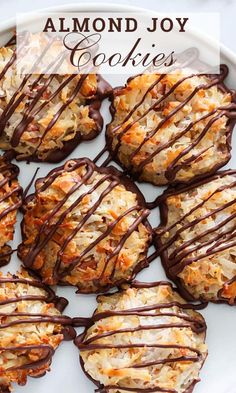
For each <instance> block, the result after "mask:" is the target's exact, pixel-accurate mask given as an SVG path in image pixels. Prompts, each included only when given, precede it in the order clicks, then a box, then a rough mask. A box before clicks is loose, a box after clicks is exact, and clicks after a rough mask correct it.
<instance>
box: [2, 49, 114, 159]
mask: <svg viewBox="0 0 236 393" xmlns="http://www.w3.org/2000/svg"><path fill="white" fill-rule="evenodd" d="M50 45H51V42H50V41H49V43H48V45H47V46H46V48H45V50H44V53H43V54H42V56H41V57H43V56H45V55H46V54H47V50H48V49H49V47H50ZM19 50H20V48H19ZM41 57H40V58H39V59H38V60H37V61H38V62H39V61H40V59H41ZM64 58H65V55H64V54H60V55H59V56H58V57H57V58H56V59H54V61H53V62H52V63H51V64H50V65H49V66H48V71H51V75H48V76H47V77H46V75H45V74H40V75H39V76H35V80H34V81H33V82H32V84H31V85H29V86H28V88H29V89H30V92H27V91H26V87H27V84H29V81H30V78H32V76H33V74H27V75H25V76H24V77H23V80H22V82H21V84H20V86H19V88H18V89H17V90H16V91H15V93H14V94H13V96H12V97H11V99H10V101H9V103H8V104H7V105H6V107H5V108H4V110H3V111H2V114H1V115H0V125H1V126H0V136H1V135H2V134H3V133H4V131H5V128H6V127H7V126H8V123H9V121H10V119H11V117H12V116H13V115H14V113H15V110H16V109H17V107H18V106H19V105H20V104H21V103H23V102H24V101H25V100H30V101H29V103H28V105H27V106H26V109H25V111H24V113H23V116H22V120H21V121H20V122H19V124H17V126H16V127H15V129H14V132H13V134H12V137H11V140H10V145H11V146H12V151H13V152H14V155H15V156H16V158H17V159H19V160H22V159H27V160H28V161H42V159H41V158H39V156H38V154H37V149H38V148H39V146H41V144H42V142H43V140H44V138H45V137H46V135H47V134H48V132H49V131H50V130H51V129H52V127H53V126H54V125H55V123H56V122H57V121H58V119H59V118H60V116H61V115H62V113H63V112H64V111H65V110H66V108H68V106H69V105H70V104H71V103H72V101H73V100H75V99H76V97H78V95H79V94H80V92H81V88H82V86H83V83H84V81H85V80H86V78H87V76H88V74H83V75H82V76H81V78H80V79H79V81H78V83H76V86H75V88H74V90H73V91H72V93H71V96H70V97H69V98H68V99H67V101H66V102H65V103H63V104H62V105H61V107H60V108H59V110H58V111H57V112H56V113H55V114H54V116H53V118H52V119H51V121H50V122H49V124H48V125H47V127H46V129H45V130H44V132H43V134H42V135H41V136H40V141H39V143H38V145H37V147H36V149H35V151H34V153H33V154H31V155H30V156H27V157H25V156H24V158H22V157H21V156H18V152H17V151H16V150H14V149H15V148H17V146H18V145H19V144H20V143H21V137H22V135H23V134H24V132H25V131H27V129H28V127H29V126H30V125H31V124H32V122H33V121H34V118H35V116H36V115H39V114H40V112H41V111H42V110H43V109H44V108H45V107H46V106H47V105H48V103H49V102H50V101H52V100H53V99H54V98H55V97H57V96H58V95H59V94H60V93H61V92H62V90H63V88H64V87H66V86H68V85H69V84H70V82H71V81H73V80H74V79H75V78H76V77H78V75H77V74H73V75H69V76H68V77H67V78H66V79H65V80H64V81H62V82H61V83H60V85H59V87H58V88H57V89H56V90H55V91H54V92H52V93H51V94H50V96H49V97H48V98H47V99H43V96H44V93H46V91H47V88H48V87H50V85H51V83H52V82H53V80H54V79H55V78H56V76H57V75H56V70H57V68H58V67H59V66H60V64H61V63H62V62H63V60H64ZM16 62H17V56H16V51H15V50H14V52H13V55H12V57H11V58H10V60H9V61H8V63H7V64H6V66H5V67H4V69H3V70H2V72H1V73H0V81H1V80H2V79H3V78H4V77H5V75H6V73H7V71H8V70H9V68H10V67H12V66H13V65H14V64H16ZM36 65H37V62H36V64H34V65H33V67H32V70H33V69H34V67H35V66H36ZM32 72H33V71H32ZM96 78H97V91H96V94H95V95H93V96H92V97H88V98H85V104H84V105H88V106H89V116H90V118H92V119H93V120H94V121H95V129H94V130H92V131H91V132H90V133H88V134H87V135H82V133H81V132H80V130H79V129H78V130H77V132H76V135H75V137H74V138H73V139H71V140H69V141H65V142H63V147H62V148H57V149H55V150H53V151H48V153H47V157H46V159H45V161H48V162H59V161H61V160H62V159H64V158H65V157H66V156H67V155H69V154H70V153H71V152H72V150H73V149H74V148H75V147H76V146H77V145H78V144H79V143H80V142H81V141H83V140H90V139H93V138H94V137H95V136H96V135H97V134H98V133H99V132H100V131H101V130H102V127H103V119H102V117H101V115H100V112H99V109H100V106H101V101H102V100H103V98H105V97H106V96H108V95H109V94H110V92H111V87H110V85H109V84H108V83H107V82H106V81H105V80H104V79H103V78H102V77H101V76H100V75H97V76H96ZM23 89H24V90H25V91H24V90H23ZM40 100H43V102H42V103H41V104H40V105H38V104H39V102H40Z"/></svg>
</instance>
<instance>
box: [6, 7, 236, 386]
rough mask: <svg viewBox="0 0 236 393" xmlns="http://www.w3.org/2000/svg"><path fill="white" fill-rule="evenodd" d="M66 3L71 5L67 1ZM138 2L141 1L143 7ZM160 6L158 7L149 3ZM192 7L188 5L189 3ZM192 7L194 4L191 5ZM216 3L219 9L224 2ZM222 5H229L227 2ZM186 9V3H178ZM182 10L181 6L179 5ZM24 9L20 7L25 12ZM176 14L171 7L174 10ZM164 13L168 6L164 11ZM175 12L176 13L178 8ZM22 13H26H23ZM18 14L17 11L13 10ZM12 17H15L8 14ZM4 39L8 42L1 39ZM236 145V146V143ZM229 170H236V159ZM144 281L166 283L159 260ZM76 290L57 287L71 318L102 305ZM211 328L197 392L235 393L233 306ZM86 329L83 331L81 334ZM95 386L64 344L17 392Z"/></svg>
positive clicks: (25, 177) (235, 78)
mask: <svg viewBox="0 0 236 393" xmlns="http://www.w3.org/2000/svg"><path fill="white" fill-rule="evenodd" d="M1 1H2V4H5V5H4V7H5V8H4V7H2V4H1V14H2V11H3V9H5V10H8V11H9V8H6V4H8V7H9V4H10V3H15V4H16V2H15V1H13V0H8V2H5V1H3V0H1ZM200 2H201V0H200V1H198V2H195V1H193V2H192V4H196V3H198V4H199V3H200ZM19 3H20V4H22V3H24V9H26V8H27V6H26V5H31V6H29V9H33V8H34V7H33V3H32V0H31V1H28V0H24V2H23V1H19V2H18V5H19ZM52 3H62V1H61V2H59V1H55V2H52V1H49V0H41V1H40V3H38V5H40V6H44V5H49V4H50V5H52ZM63 3H65V1H63ZM130 3H131V2H130ZM137 3H138V2H136V4H137ZM149 3H150V4H151V3H152V4H154V1H153V2H151V1H150V2H149ZM165 3H166V5H168V4H170V2H169V1H167V0H166V1H165ZM184 3H185V4H186V2H185V1H183V4H184ZM190 3H191V2H190ZM205 3H206V4H213V2H212V1H206V2H205ZM214 3H216V4H218V3H219V2H218V1H215V2H214ZM221 3H228V2H227V1H222V2H221ZM178 4H180V2H178ZM175 5H176V2H175ZM19 8H20V7H18V8H16V9H18V10H19ZM168 9H170V7H168ZM162 10H163V7H162ZM172 10H173V9H172ZM21 11H22V9H21ZM11 12H12V11H11ZM8 15H10V14H8ZM1 38H2V37H1ZM222 61H223V62H225V63H226V64H228V65H229V67H230V77H229V78H228V80H227V82H228V84H229V86H231V87H234V88H236V69H235V58H234V59H233V57H232V58H230V57H226V56H225V55H222ZM109 81H110V82H111V83H112V85H113V86H115V85H117V84H118V83H119V84H120V83H122V82H123V81H124V77H123V79H122V80H120V79H119V82H118V79H117V78H116V80H114V78H113V79H111V78H110V80H109ZM102 113H103V116H104V119H105V123H106V122H108V121H109V119H110V116H109V114H108V102H105V103H104V104H103V109H102ZM103 146H104V133H102V134H101V135H100V136H99V137H98V138H97V139H96V140H95V141H91V142H87V143H83V144H82V145H81V146H80V147H79V148H77V149H76V150H75V151H74V152H73V153H72V154H71V156H70V157H71V158H73V157H81V156H85V155H87V156H89V157H90V158H94V157H95V155H96V154H97V152H98V151H99V150H101V148H102V147H103ZM234 146H235V147H236V139H235V138H234ZM18 165H19V166H20V169H21V173H20V182H21V184H22V185H23V186H26V185H27V184H28V182H29V180H30V179H31V178H32V174H33V173H34V171H35V168H36V167H37V166H38V164H30V165H26V164H25V163H20V164H18ZM53 167H55V165H49V164H42V165H40V171H39V173H38V176H39V177H41V176H44V175H45V174H46V173H48V172H49V170H50V169H51V168H53ZM228 167H231V168H233V167H236V157H235V158H234V159H232V160H231V161H230V163H229V165H228ZM140 188H141V189H142V191H143V192H144V194H145V195H146V197H147V199H148V200H153V199H154V197H155V196H156V195H157V194H159V193H161V192H162V191H161V188H158V187H153V186H150V185H141V186H140ZM20 220H21V217H20V215H19V218H18V224H17V229H16V234H15V239H14V243H13V248H16V247H17V245H18V244H19V242H20V231H19V224H20ZM150 221H151V223H152V224H153V225H154V226H157V224H158V211H157V209H155V210H154V211H153V212H152V215H151V220H150ZM19 265H20V262H19V260H17V257H16V256H13V257H12V261H11V263H10V265H8V266H7V267H6V268H4V270H5V271H7V270H10V271H11V272H14V271H15V270H16V269H17V268H18V267H19ZM137 277H138V279H139V280H143V281H154V280H161V279H166V277H165V274H164V272H163V269H162V267H161V264H160V261H159V260H156V261H154V262H153V263H152V264H151V266H150V267H149V268H148V269H146V270H144V271H143V272H141V273H140V274H139V275H138V276H137ZM74 292H75V290H74V289H73V288H57V293H58V294H60V295H63V296H65V297H67V298H68V299H69V301H70V305H69V306H68V308H67V309H66V313H67V314H68V315H71V316H78V315H79V316H89V315H91V313H92V312H93V310H94V307H95V305H96V302H95V296H92V295H91V296H90V295H75V293H74ZM203 314H204V316H205V318H206V322H207V325H208V334H207V344H208V347H209V357H208V359H207V361H206V363H205V366H204V368H203V370H202V372H201V379H202V381H201V382H200V383H199V384H198V385H197V387H196V388H195V390H194V393H235V392H236V388H235V363H236V362H235V353H236V339H235V326H236V310H235V308H233V307H230V306H227V305H209V306H208V307H207V309H206V310H204V311H203ZM79 331H80V330H79V329H78V332H79ZM93 391H94V386H93V384H92V383H90V382H89V381H88V380H87V378H86V377H85V376H84V374H83V372H82V371H81V369H80V366H79V355H78V351H77V349H76V348H75V346H74V345H73V343H71V342H69V343H63V344H62V345H61V347H60V348H59V349H58V350H57V352H56V354H55V356H54V358H53V362H52V367H51V372H50V373H47V375H46V376H45V377H43V378H41V379H32V378H29V380H28V383H27V385H26V386H25V387H15V392H16V393H20V392H22V393H23V392H24V393H32V392H34V393H47V392H50V393H92V392H93Z"/></svg>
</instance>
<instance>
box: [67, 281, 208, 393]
mask: <svg viewBox="0 0 236 393" xmlns="http://www.w3.org/2000/svg"><path fill="white" fill-rule="evenodd" d="M159 285H167V286H170V287H171V288H172V290H173V291H175V292H176V291H177V290H176V289H175V288H173V287H172V284H171V283H169V282H166V281H160V282H154V283H142V282H138V281H134V282H133V283H132V284H131V287H135V288H152V287H156V286H159ZM120 291H123V290H122V289H120V290H119V292H120ZM107 296H112V294H108V295H107ZM174 306H175V307H178V308H179V310H180V313H177V312H172V310H171V311H169V310H168V309H170V308H172V307H174ZM204 307H205V304H203V303H200V304H188V303H180V302H176V301H172V302H168V303H162V304H153V305H150V306H143V307H138V308H132V309H127V310H121V311H116V310H113V311H104V312H100V313H96V312H95V313H94V314H93V316H92V317H91V318H74V319H73V321H74V326H82V325H84V326H85V330H84V332H83V333H82V334H81V335H79V336H77V338H76V339H75V345H76V346H77V347H78V348H79V350H80V351H90V350H91V351H94V350H95V351H96V350H99V349H110V348H111V349H113V348H114V349H121V350H122V349H127V348H168V349H170V348H173V349H179V350H180V352H181V350H182V349H187V350H189V351H190V352H191V353H192V355H188V356H183V355H181V354H180V356H179V357H175V358H165V359H160V360H157V361H153V362H149V363H138V364H136V365H133V366H131V368H144V367H150V366H155V365H160V364H166V363H173V362H182V361H189V362H202V363H203V362H204V359H203V356H202V354H201V352H200V351H199V350H197V349H195V348H192V347H189V346H182V345H177V344H173V345H172V344H171V345H164V344H163V345H162V344H158V343H156V344H146V343H139V344H127V345H112V344H99V343H94V341H97V340H99V339H101V338H103V337H108V336H113V335H116V334H122V333H126V332H132V333H135V332H137V331H141V330H150V329H153V330H156V329H172V328H179V329H182V328H184V327H188V328H191V329H192V331H194V332H195V333H196V334H201V333H205V332H206V324H205V321H204V320H203V319H202V320H201V319H198V318H194V317H190V316H187V315H184V314H183V313H181V310H185V309H190V310H198V309H202V308H204ZM157 310H160V311H161V310H164V311H163V312H157ZM165 310H167V311H165ZM150 311H153V312H152V313H150ZM120 315H121V316H128V315H137V316H140V317H142V316H148V317H156V316H173V317H177V318H179V319H180V322H179V323H174V324H173V323H169V324H160V325H147V326H141V325H140V326H138V327H136V328H133V329H128V328H126V329H118V330H111V331H110V332H107V333H100V334H97V335H95V336H93V337H91V338H90V339H86V335H87V332H88V329H89V328H90V327H91V326H92V325H93V324H94V323H95V322H96V321H100V320H102V319H104V318H109V317H111V316H120ZM80 362H81V365H82V368H83V371H84V372H85V374H86V375H87V376H88V377H89V379H91V380H92V381H93V382H94V383H95V384H96V385H97V386H98V389H97V390H96V392H100V393H109V392H110V390H113V389H114V390H116V389H117V390H121V391H124V392H137V391H139V392H143V393H149V392H167V393H177V391H176V390H174V389H173V390H171V389H163V388H160V387H158V386H157V387H155V388H151V389H150V388H146V389H141V388H139V389H137V388H129V387H126V386H121V387H120V386H112V385H110V386H104V385H101V384H100V383H99V381H95V380H94V379H93V378H92V377H91V376H90V375H89V374H88V373H87V372H86V371H85V368H84V362H83V360H82V357H80ZM196 382H197V381H193V382H192V384H191V385H190V386H189V387H188V388H187V390H186V393H190V392H191V391H192V390H191V389H192V388H193V387H194V385H195V384H196Z"/></svg>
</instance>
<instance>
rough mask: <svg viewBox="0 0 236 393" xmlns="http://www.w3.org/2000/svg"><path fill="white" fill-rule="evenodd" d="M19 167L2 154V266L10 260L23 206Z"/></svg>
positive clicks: (0, 225) (0, 170)
mask: <svg viewBox="0 0 236 393" xmlns="http://www.w3.org/2000/svg"><path fill="white" fill-rule="evenodd" d="M18 173H19V168H18V167H17V166H16V165H13V164H11V162H10V161H9V160H8V159H7V158H6V157H4V156H0V266H3V265H5V264H7V263H8V262H9V260H10V257H11V253H12V249H11V246H10V245H8V242H10V241H11V240H13V235H14V225H15V223H16V215H17V210H18V208H19V207H20V206H21V203H22V201H21V194H22V189H21V187H20V185H19V183H18V180H17V176H18Z"/></svg>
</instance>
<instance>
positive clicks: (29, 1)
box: [0, 0, 236, 52]
mask: <svg viewBox="0 0 236 393" xmlns="http://www.w3.org/2000/svg"><path fill="white" fill-rule="evenodd" d="M104 1H106V2H107V3H109V4H113V3H119V4H125V5H133V6H136V7H146V8H149V9H153V10H156V11H159V12H165V11H166V12H173V11H178V12H182V11H183V12H184V11H188V12H219V13H220V16H221V26H222V28H221V42H222V43H223V44H224V45H226V46H227V47H229V48H230V49H232V50H234V51H235V52H236V40H235V17H236V0H164V1H162V0H145V1H144V0H104ZM72 2H74V3H76V4H82V3H83V0H74V1H73V0H38V1H37V0H36V1H34V0H0V11H1V12H0V20H6V19H8V18H11V17H13V16H15V14H16V13H19V12H27V11H33V10H35V9H37V8H43V7H50V6H53V5H58V4H60V5H61V4H70V3H72ZM91 2H93V3H96V4H97V5H98V7H99V3H101V2H102V1H100V0H94V1H93V0H86V1H85V0H84V3H86V4H88V3H91Z"/></svg>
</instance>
